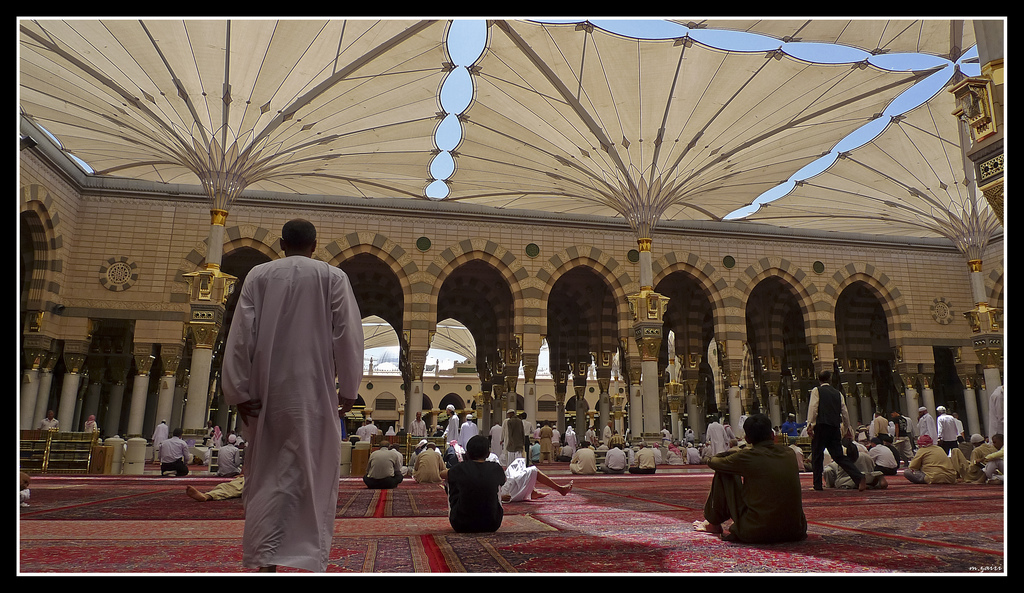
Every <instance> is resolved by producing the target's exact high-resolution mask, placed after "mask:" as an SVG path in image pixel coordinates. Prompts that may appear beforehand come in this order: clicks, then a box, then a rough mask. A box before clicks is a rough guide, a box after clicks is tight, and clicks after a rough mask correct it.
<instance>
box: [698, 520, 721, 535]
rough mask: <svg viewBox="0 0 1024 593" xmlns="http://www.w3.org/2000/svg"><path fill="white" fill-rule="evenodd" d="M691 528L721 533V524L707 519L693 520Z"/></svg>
mask: <svg viewBox="0 0 1024 593" xmlns="http://www.w3.org/2000/svg"><path fill="white" fill-rule="evenodd" d="M693 530H694V531H700V532H701V533H714V534H716V535H718V534H721V533H722V526H721V525H715V524H714V523H711V522H709V521H694V522H693Z"/></svg>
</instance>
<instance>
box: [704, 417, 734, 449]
mask: <svg viewBox="0 0 1024 593" xmlns="http://www.w3.org/2000/svg"><path fill="white" fill-rule="evenodd" d="M705 440H707V442H708V445H709V447H708V457H714V456H715V455H718V454H719V453H724V452H725V451H728V450H729V437H728V436H727V435H726V433H725V427H724V426H722V424H721V423H720V422H719V421H718V420H715V421H714V422H712V423H711V424H708V430H707V436H706V437H705Z"/></svg>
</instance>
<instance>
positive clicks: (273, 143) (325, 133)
mask: <svg viewBox="0 0 1024 593" xmlns="http://www.w3.org/2000/svg"><path fill="white" fill-rule="evenodd" d="M446 28H447V23H446V22H445V21H399V20H377V21H374V20H361V19H356V20H231V21H223V20H186V21H182V20H171V19H153V20H145V21H139V20H130V19H124V20H118V19H114V20H102V21H100V20H72V21H63V20H45V21H36V20H23V21H21V22H20V36H21V39H20V41H21V42H20V45H19V49H20V61H19V67H20V72H19V74H20V93H21V96H20V107H21V110H22V113H23V114H24V115H25V116H26V117H28V118H30V119H31V120H32V121H34V122H36V123H38V124H39V125H40V126H42V127H44V128H45V129H46V130H48V131H49V132H50V133H52V134H53V135H54V136H56V137H57V138H58V139H59V141H60V142H61V144H62V145H63V148H64V150H66V151H68V152H69V153H72V154H74V155H75V156H77V157H78V158H80V159H82V160H83V161H85V162H86V163H88V165H89V166H90V167H91V168H92V169H94V170H95V174H96V175H100V176H113V177H125V178H131V179H139V180H147V181H152V182H158V183H175V184H197V183H200V182H201V183H202V184H203V185H204V186H205V187H206V193H207V195H209V196H210V198H211V199H212V200H214V202H215V203H214V206H215V207H218V208H220V209H223V210H227V209H228V207H229V206H230V204H231V202H232V201H233V199H234V198H235V197H237V195H238V194H239V193H240V192H242V191H246V190H250V191H251V190H263V191H269V192H284V193H289V194H296V193H298V194H328V195H330V194H336V195H345V196H378V197H379V196H388V197H413V198H416V197H422V196H423V194H424V189H425V188H426V186H427V184H428V183H429V182H430V181H431V180H430V179H429V172H428V167H429V163H430V160H431V158H432V156H433V153H434V152H435V151H436V148H435V144H434V132H435V130H436V128H437V126H438V124H439V123H440V120H441V116H442V115H443V114H439V111H440V109H439V107H438V103H439V101H438V93H439V90H440V87H441V83H442V82H443V79H444V73H445V70H446V69H447V68H450V65H448V64H447V62H448V60H447V52H446V50H445V31H446Z"/></svg>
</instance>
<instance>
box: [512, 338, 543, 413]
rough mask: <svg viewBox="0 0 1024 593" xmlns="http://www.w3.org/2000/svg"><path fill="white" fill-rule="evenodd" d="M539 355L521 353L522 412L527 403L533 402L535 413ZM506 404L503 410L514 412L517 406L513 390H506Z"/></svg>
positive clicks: (536, 353) (534, 352) (535, 353)
mask: <svg viewBox="0 0 1024 593" xmlns="http://www.w3.org/2000/svg"><path fill="white" fill-rule="evenodd" d="M539 358H540V354H539V353H538V352H536V351H533V352H523V406H524V411H525V407H526V405H527V404H526V402H527V401H531V400H532V401H533V406H534V411H536V405H537V364H538V363H539ZM507 393H508V395H507V398H508V403H506V404H505V410H506V411H508V410H515V409H516V406H517V405H518V404H517V402H516V399H517V398H516V392H515V389H514V388H513V389H508V390H507Z"/></svg>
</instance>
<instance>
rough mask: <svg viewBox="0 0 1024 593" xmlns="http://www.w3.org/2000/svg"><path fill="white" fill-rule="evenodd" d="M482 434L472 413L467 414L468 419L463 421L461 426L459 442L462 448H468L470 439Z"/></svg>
mask: <svg viewBox="0 0 1024 593" xmlns="http://www.w3.org/2000/svg"><path fill="white" fill-rule="evenodd" d="M478 434H480V428H479V427H478V426H477V425H476V420H475V419H474V418H473V415H472V414H466V421H465V422H463V423H462V426H461V427H460V428H459V444H460V445H462V448H463V449H465V448H466V444H467V443H469V439H471V438H473V437H475V436H476V435H478Z"/></svg>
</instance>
